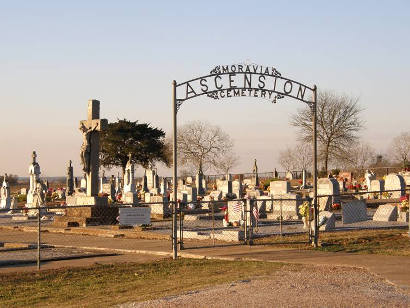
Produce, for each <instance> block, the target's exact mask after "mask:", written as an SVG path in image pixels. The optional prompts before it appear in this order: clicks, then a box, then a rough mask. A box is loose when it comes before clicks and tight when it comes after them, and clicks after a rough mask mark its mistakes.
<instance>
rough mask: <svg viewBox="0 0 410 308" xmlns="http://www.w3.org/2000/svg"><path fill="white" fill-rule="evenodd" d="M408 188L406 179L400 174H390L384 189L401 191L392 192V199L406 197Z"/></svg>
mask: <svg viewBox="0 0 410 308" xmlns="http://www.w3.org/2000/svg"><path fill="white" fill-rule="evenodd" d="M405 188H406V183H405V182H404V179H403V177H402V176H401V175H399V174H394V173H390V174H389V175H387V176H386V179H385V182H384V189H385V190H401V191H394V192H391V194H392V198H395V199H396V198H400V197H401V196H404V189H405Z"/></svg>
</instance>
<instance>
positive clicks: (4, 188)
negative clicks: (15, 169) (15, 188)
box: [0, 173, 9, 199]
mask: <svg viewBox="0 0 410 308" xmlns="http://www.w3.org/2000/svg"><path fill="white" fill-rule="evenodd" d="M7 188H8V181H7V173H6V174H4V178H3V185H2V187H1V193H0V197H1V199H6V198H7V197H8V196H9V191H8V189H7Z"/></svg>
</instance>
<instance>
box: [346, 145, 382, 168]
mask: <svg viewBox="0 0 410 308" xmlns="http://www.w3.org/2000/svg"><path fill="white" fill-rule="evenodd" d="M375 161H376V152H375V150H374V149H373V147H372V146H371V145H370V144H368V143H363V142H355V143H353V144H352V145H351V146H350V151H349V155H347V156H345V157H342V159H341V161H340V162H341V164H342V165H343V167H344V168H353V169H365V168H367V167H369V166H370V165H372V164H373V163H374V162H375Z"/></svg>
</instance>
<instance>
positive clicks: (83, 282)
mask: <svg viewBox="0 0 410 308" xmlns="http://www.w3.org/2000/svg"><path fill="white" fill-rule="evenodd" d="M283 266H285V265H283V264H280V263H261V262H239V261H238V262H236V261H235V262H230V261H218V260H190V259H182V260H178V261H172V260H163V261H159V262H151V263H145V264H136V263H128V264H115V265H95V266H92V267H90V268H72V269H59V270H47V271H42V272H40V273H18V274H5V275H0V284H1V286H2V287H1V288H0V306H1V307H27V306H29V307H57V306H60V307H61V306H63V307H74V306H76V307H78V306H80V307H107V306H111V305H114V304H119V303H124V302H128V301H142V300H148V299H155V298H159V297H164V296H168V295H175V294H180V293H181V292H184V291H188V290H196V289H200V288H204V287H207V286H211V285H218V284H222V283H226V282H231V281H237V280H243V279H249V278H253V277H255V276H258V277H264V276H265V277H266V276H267V275H269V274H272V273H274V272H276V271H278V270H280V269H281V268H282V267H283ZM286 267H287V268H290V267H292V268H298V267H297V266H293V265H292V266H289V265H288V266H286Z"/></svg>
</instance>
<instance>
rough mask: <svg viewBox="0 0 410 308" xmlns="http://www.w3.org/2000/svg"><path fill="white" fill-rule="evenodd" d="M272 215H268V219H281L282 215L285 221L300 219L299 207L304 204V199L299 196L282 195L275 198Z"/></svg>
mask: <svg viewBox="0 0 410 308" xmlns="http://www.w3.org/2000/svg"><path fill="white" fill-rule="evenodd" d="M273 198H274V200H273V205H272V206H273V209H272V213H268V214H267V217H268V219H275V220H276V219H279V218H280V216H281V214H282V218H283V219H284V220H297V219H299V218H300V217H299V216H300V215H299V206H300V205H301V204H302V198H301V196H300V195H298V194H291V193H289V194H282V195H276V196H274V197H273Z"/></svg>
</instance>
